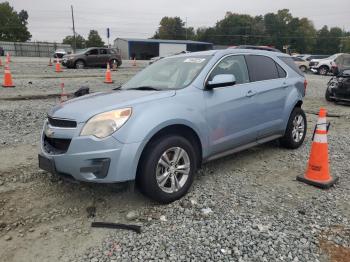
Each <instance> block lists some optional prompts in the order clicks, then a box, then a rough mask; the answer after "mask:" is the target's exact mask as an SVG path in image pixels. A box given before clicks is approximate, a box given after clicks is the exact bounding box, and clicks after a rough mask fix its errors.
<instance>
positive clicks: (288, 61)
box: [279, 56, 304, 76]
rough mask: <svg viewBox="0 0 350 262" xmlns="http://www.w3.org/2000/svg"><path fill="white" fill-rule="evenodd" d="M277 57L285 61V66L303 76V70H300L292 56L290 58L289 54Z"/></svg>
mask: <svg viewBox="0 0 350 262" xmlns="http://www.w3.org/2000/svg"><path fill="white" fill-rule="evenodd" d="M279 59H281V60H282V61H283V62H284V63H286V64H287V66H289V67H290V68H291V69H293V70H294V71H295V72H296V73H298V74H299V75H301V76H304V74H303V72H301V71H300V69H299V67H298V66H297V65H296V64H295V62H294V60H293V58H291V57H290V56H280V57H279Z"/></svg>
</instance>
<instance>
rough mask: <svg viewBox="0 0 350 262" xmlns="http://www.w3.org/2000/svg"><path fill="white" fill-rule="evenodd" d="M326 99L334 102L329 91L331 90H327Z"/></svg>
mask: <svg viewBox="0 0 350 262" xmlns="http://www.w3.org/2000/svg"><path fill="white" fill-rule="evenodd" d="M325 98H326V100H327V101H328V102H332V101H333V99H332V98H331V92H330V91H329V89H328V88H327V89H326V94H325Z"/></svg>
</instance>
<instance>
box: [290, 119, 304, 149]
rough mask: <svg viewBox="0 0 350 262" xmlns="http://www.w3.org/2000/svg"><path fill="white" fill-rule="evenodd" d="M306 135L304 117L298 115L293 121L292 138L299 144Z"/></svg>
mask: <svg viewBox="0 0 350 262" xmlns="http://www.w3.org/2000/svg"><path fill="white" fill-rule="evenodd" d="M304 133H305V121H304V118H303V116H302V115H296V116H295V117H294V119H293V129H292V137H293V140H294V141H295V142H296V143H298V142H299V141H300V140H301V139H302V138H303V136H304Z"/></svg>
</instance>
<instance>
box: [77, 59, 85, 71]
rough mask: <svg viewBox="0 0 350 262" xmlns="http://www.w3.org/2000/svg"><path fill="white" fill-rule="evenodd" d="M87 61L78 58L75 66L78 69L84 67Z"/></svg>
mask: <svg viewBox="0 0 350 262" xmlns="http://www.w3.org/2000/svg"><path fill="white" fill-rule="evenodd" d="M84 67H85V63H84V61H82V60H78V61H76V62H75V68H76V69H84Z"/></svg>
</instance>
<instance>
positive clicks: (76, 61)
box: [74, 58, 86, 66]
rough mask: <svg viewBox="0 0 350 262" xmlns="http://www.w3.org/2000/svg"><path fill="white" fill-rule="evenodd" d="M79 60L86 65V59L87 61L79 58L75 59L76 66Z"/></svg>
mask: <svg viewBox="0 0 350 262" xmlns="http://www.w3.org/2000/svg"><path fill="white" fill-rule="evenodd" d="M79 61H81V62H83V63H84V65H85V66H86V61H85V60H84V59H83V58H78V59H77V60H75V62H74V66H76V64H77V63H78V62H79Z"/></svg>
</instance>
